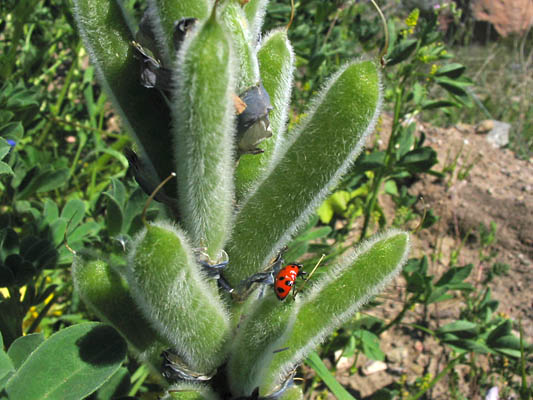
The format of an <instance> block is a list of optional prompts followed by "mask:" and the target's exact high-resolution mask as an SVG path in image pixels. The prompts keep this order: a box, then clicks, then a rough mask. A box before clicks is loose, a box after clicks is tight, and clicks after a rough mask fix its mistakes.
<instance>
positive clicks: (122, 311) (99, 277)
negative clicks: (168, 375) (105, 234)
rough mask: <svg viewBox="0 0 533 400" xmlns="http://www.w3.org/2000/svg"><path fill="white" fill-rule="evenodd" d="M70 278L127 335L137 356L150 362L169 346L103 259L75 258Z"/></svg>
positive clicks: (90, 304) (106, 319) (99, 312)
mask: <svg viewBox="0 0 533 400" xmlns="http://www.w3.org/2000/svg"><path fill="white" fill-rule="evenodd" d="M72 279H73V282H74V285H75V287H76V290H77V291H78V293H79V294H80V296H81V298H82V299H83V301H84V302H85V304H87V306H88V307H89V308H90V309H91V310H92V311H93V312H94V313H95V314H96V315H97V316H98V317H99V318H100V319H101V320H102V321H104V322H107V323H109V324H111V325H112V326H113V327H114V328H115V329H117V330H118V331H119V332H120V334H121V335H122V336H123V337H124V338H126V340H127V341H128V343H129V344H130V346H131V347H132V348H133V349H134V351H135V353H136V355H138V356H139V358H141V359H143V360H144V361H149V362H151V363H152V364H154V363H156V365H157V364H159V363H160V358H159V356H160V353H161V351H162V350H165V349H166V348H167V347H168V346H167V345H165V344H164V343H161V340H160V338H159V336H158V335H157V333H156V332H155V331H154V329H153V328H152V327H151V325H150V323H149V321H148V320H147V319H146V318H144V317H143V315H142V313H141V311H140V310H139V307H138V306H137V305H136V304H135V301H134V300H133V298H132V296H131V294H130V291H129V288H128V285H127V283H126V282H125V281H124V279H123V278H122V277H121V276H120V275H119V274H118V273H117V272H116V271H115V270H113V269H112V268H111V267H110V266H109V265H108V264H107V263H106V262H105V261H103V260H98V259H95V260H86V257H84V256H78V257H76V258H75V259H74V263H73V266H72ZM158 366H159V365H158Z"/></svg>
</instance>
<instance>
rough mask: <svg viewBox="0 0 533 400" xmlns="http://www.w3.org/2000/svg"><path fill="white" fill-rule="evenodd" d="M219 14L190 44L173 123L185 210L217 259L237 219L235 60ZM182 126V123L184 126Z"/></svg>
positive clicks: (197, 239) (181, 65)
mask: <svg viewBox="0 0 533 400" xmlns="http://www.w3.org/2000/svg"><path fill="white" fill-rule="evenodd" d="M230 50H231V49H230V43H229V40H228V39H227V37H226V34H225V32H224V30H223V28H222V26H221V25H219V23H218V22H217V21H216V18H215V15H214V14H213V15H212V16H211V17H210V18H209V19H208V20H207V21H206V22H205V23H204V24H203V25H202V26H201V27H200V28H199V29H198V31H196V34H194V35H190V36H188V37H187V38H186V39H185V42H184V43H183V46H182V50H181V51H180V53H179V56H178V60H179V62H178V67H177V75H178V76H179V80H178V84H177V88H176V92H175V98H176V99H177V101H176V105H175V107H174V110H173V111H174V113H173V117H174V120H175V121H176V124H175V126H176V129H175V141H174V142H175V153H176V164H177V178H178V193H179V196H178V198H179V207H180V211H181V214H182V221H180V222H181V223H182V224H183V227H184V228H185V230H186V231H187V232H188V234H189V236H190V237H191V238H192V242H193V244H194V245H195V246H205V247H207V253H208V254H209V256H210V257H211V258H213V259H214V260H216V259H217V257H218V255H219V252H220V250H221V249H222V246H223V245H224V243H225V241H226V238H227V236H228V233H229V229H230V226H231V219H232V213H233V192H234V188H233V179H232V177H233V170H234V160H233V151H234V150H233V130H234V128H233V117H234V105H233V100H232V95H233V93H234V72H233V69H232V67H233V58H232V57H233V56H232V53H231V52H230ZM178 121H179V122H178Z"/></svg>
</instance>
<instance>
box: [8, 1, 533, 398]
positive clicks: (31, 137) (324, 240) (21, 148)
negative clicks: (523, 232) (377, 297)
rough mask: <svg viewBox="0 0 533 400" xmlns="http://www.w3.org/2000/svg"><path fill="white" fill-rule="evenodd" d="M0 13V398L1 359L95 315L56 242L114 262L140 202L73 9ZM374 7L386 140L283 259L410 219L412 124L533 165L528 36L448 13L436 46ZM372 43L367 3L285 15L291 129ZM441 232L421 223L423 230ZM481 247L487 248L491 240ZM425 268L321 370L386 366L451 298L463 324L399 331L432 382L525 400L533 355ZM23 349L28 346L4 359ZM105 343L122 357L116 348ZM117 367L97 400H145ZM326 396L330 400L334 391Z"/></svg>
mask: <svg viewBox="0 0 533 400" xmlns="http://www.w3.org/2000/svg"><path fill="white" fill-rule="evenodd" d="M288 3H289V2H283V1H278V0H276V1H274V0H272V1H271V2H270V4H269V6H268V13H267V19H266V21H265V22H266V26H265V29H269V28H272V27H278V26H284V25H286V24H287V20H288V15H289V14H290V5H289V4H288ZM123 4H124V7H125V8H127V9H129V10H131V11H132V13H133V15H134V16H135V17H137V18H139V17H140V15H141V12H142V10H143V9H144V4H143V3H142V2H141V1H135V0H129V1H124V2H123ZM0 7H1V15H0V54H2V57H1V58H0V286H1V287H2V289H0V290H1V294H2V301H1V303H0V331H1V332H2V337H3V347H4V349H5V350H6V351H7V353H1V354H0V383H2V384H3V383H5V382H3V378H4V377H5V376H6V374H7V372H5V371H10V368H14V366H9V362H10V361H9V360H8V359H7V358H6V357H5V354H8V355H9V356H10V359H11V360H16V356H14V355H13V353H14V352H16V350H13V349H16V348H17V347H18V346H21V347H26V346H28V348H30V349H33V348H34V347H33V346H35V347H36V346H37V344H38V343H40V341H42V340H43V338H48V337H50V336H51V335H52V334H53V333H56V332H58V333H59V334H63V333H65V334H64V335H65V338H60V339H61V340H64V341H65V342H66V341H68V340H71V339H69V338H68V335H69V334H70V333H71V332H73V331H72V330H71V331H69V330H68V329H72V327H76V326H79V327H80V328H79V329H80V330H86V331H89V330H90V329H94V328H95V326H93V325H87V324H88V323H89V322H88V321H91V320H93V319H95V317H94V315H92V314H91V313H90V312H89V311H88V310H87V309H85V306H84V305H83V304H82V303H80V301H79V299H78V298H77V294H76V292H75V291H73V288H72V282H71V278H70V272H69V267H70V264H71V262H72V255H71V253H70V252H69V251H68V249H67V248H66V247H65V246H64V243H65V238H68V244H69V245H70V247H72V248H73V249H75V250H81V249H82V248H84V247H89V246H90V247H93V248H97V249H101V250H103V251H105V252H110V253H111V254H115V255H116V256H117V257H120V255H121V252H122V246H123V243H124V241H125V240H127V238H128V237H131V236H132V235H133V234H134V233H135V232H137V231H138V230H139V229H140V227H141V222H140V213H141V211H142V207H143V206H144V204H145V199H146V197H145V195H144V194H143V193H142V191H141V190H140V189H139V188H138V187H136V185H135V184H134V182H133V181H132V179H131V178H129V177H127V175H126V170H127V160H126V158H125V157H124V155H123V152H122V151H123V149H124V148H125V147H126V146H128V145H130V139H129V137H128V136H127V135H126V133H125V132H124V130H123V128H122V127H121V125H120V121H118V118H117V117H116V115H114V114H113V112H112V110H111V108H110V106H109V105H108V102H107V99H106V97H105V95H104V94H103V93H102V91H101V89H100V88H99V86H98V85H97V84H96V83H95V79H94V69H93V67H91V66H89V65H88V63H87V55H86V53H85V51H84V49H83V48H82V46H81V44H80V40H79V38H78V36H77V34H76V31H75V29H74V23H73V20H72V16H71V13H70V7H69V4H67V2H65V1H60V0H47V1H36V0H23V1H13V0H8V1H5V2H2V4H1V5H0ZM382 8H383V9H384V12H385V14H386V15H387V18H388V26H389V32H390V34H391V43H390V48H389V51H388V53H387V58H388V59H389V67H387V68H386V69H385V73H384V75H385V78H386V80H387V82H386V83H385V84H384V85H385V89H386V104H385V107H386V108H387V110H388V111H389V112H390V113H391V114H392V115H393V116H394V121H395V123H394V125H393V130H392V132H393V133H392V136H391V138H390V139H389V140H388V142H387V143H386V145H387V146H386V148H382V149H379V148H378V147H375V148H374V149H373V150H372V151H368V152H366V153H364V154H362V155H361V157H360V158H359V159H358V160H357V162H356V163H355V165H354V166H353V168H352V171H351V172H350V174H349V176H348V177H347V178H346V179H344V180H343V182H341V184H340V185H339V187H338V188H337V189H336V190H335V192H334V193H333V195H332V196H331V197H329V198H328V199H327V200H326V201H325V202H324V204H323V205H322V206H321V207H320V208H319V210H318V212H317V215H316V216H313V218H311V220H310V221H309V223H308V224H307V226H306V227H305V229H302V231H301V232H300V234H299V236H298V237H297V238H296V239H295V240H294V241H293V242H292V243H291V244H290V246H289V250H288V253H287V256H286V258H287V259H291V260H296V259H299V258H300V257H303V256H304V255H305V257H307V258H308V260H309V261H306V262H309V263H310V264H311V263H312V262H313V261H314V260H316V259H317V258H318V256H319V255H320V254H321V253H322V252H324V249H325V248H326V247H331V246H332V247H333V250H334V251H333V253H332V256H336V255H339V254H341V253H342V252H343V251H344V250H345V249H346V247H347V246H346V241H347V240H348V234H349V232H351V230H352V227H353V226H354V224H355V223H356V221H358V220H359V219H362V220H363V221H365V222H364V223H363V225H362V229H361V231H358V232H357V236H358V237H364V236H366V235H367V234H368V233H369V232H370V231H373V230H374V229H377V228H378V227H385V226H390V225H395V226H405V224H406V223H408V222H409V221H411V220H420V218H421V216H420V215H419V214H420V213H419V212H418V211H417V207H416V204H417V202H418V201H419V199H417V198H416V197H413V196H411V195H410V194H409V193H408V188H409V186H410V184H411V183H412V182H413V180H415V179H416V177H417V175H419V174H422V173H429V174H434V175H435V176H436V177H438V176H439V173H438V172H436V171H434V170H432V167H433V166H434V165H435V163H436V158H435V157H436V155H435V154H434V152H432V151H431V150H430V149H429V147H427V146H425V145H424V139H425V138H424V137H423V136H421V137H418V136H415V135H414V125H413V124H414V123H415V122H410V123H409V121H410V119H409V117H410V116H416V115H419V116H420V118H422V119H423V120H426V121H430V122H433V123H435V124H438V125H444V126H445V125H449V124H453V123H456V122H458V121H462V122H470V123H476V122H478V121H479V119H480V115H483V118H485V117H487V118H488V117H490V118H494V119H501V120H505V121H509V122H511V123H512V124H513V127H514V129H513V132H514V134H513V136H512V138H511V140H512V142H511V144H510V147H511V148H512V149H514V150H515V151H516V153H517V156H519V157H524V158H529V157H531V151H532V149H533V127H532V126H533V111H532V109H531V107H530V106H529V98H528V97H529V96H528V93H529V92H530V89H531V74H530V71H531V58H532V57H531V54H532V53H531V52H532V51H533V50H532V48H531V33H528V34H526V35H525V36H524V37H523V38H516V37H515V38H513V37H511V38H508V39H506V40H497V41H492V40H491V39H490V38H488V37H484V38H479V37H477V36H475V35H474V28H475V27H474V22H473V21H472V20H471V19H467V18H465V15H461V14H459V13H458V12H456V11H454V10H452V9H451V8H449V9H447V10H445V11H443V12H445V13H447V14H446V15H448V16H449V17H450V18H451V19H452V20H453V22H454V25H453V29H451V30H450V31H448V32H447V33H443V32H440V31H439V25H438V19H436V18H435V14H434V13H433V11H429V12H428V11H424V10H421V13H420V14H418V15H416V13H412V9H405V8H402V7H401V6H400V5H399V4H398V2H393V1H390V2H386V3H385V4H382ZM382 35H383V33H382V30H381V28H380V24H379V19H378V16H377V14H376V13H375V11H374V10H373V9H372V7H371V6H370V5H369V4H367V3H362V2H352V1H342V0H336V1H330V2H323V1H319V0H301V1H296V16H295V20H294V22H293V25H292V27H291V29H290V30H289V37H290V39H291V41H292V43H293V44H294V49H295V53H296V60H297V74H296V82H295V86H296V89H295V90H294V91H293V103H292V104H293V105H294V108H293V109H292V110H291V124H292V123H295V122H296V121H298V120H299V118H300V117H301V113H302V112H303V110H304V108H305V105H306V104H307V101H308V100H309V98H310V97H311V95H312V94H313V93H315V92H316V91H317V90H319V88H320V87H321V85H322V84H323V82H324V79H325V77H327V76H329V75H330V74H331V73H332V72H333V71H335V70H336V69H337V68H338V67H339V65H341V64H343V63H344V62H345V61H346V60H349V59H351V58H354V57H359V56H361V55H363V54H366V53H369V52H370V53H371V54H374V55H376V56H377V54H378V53H379V48H380V47H381V46H382V45H383V36H382ZM496 55H497V56H496ZM383 191H384V192H385V193H387V195H389V196H390V197H391V198H392V199H393V201H394V203H395V205H396V207H397V210H401V212H397V213H396V215H397V217H396V218H395V220H394V221H387V220H386V219H385V215H384V213H383V212H382V209H381V207H380V204H379V202H378V196H377V195H378V193H382V192H383ZM160 213H161V210H160V209H158V207H157V205H151V206H150V210H149V213H148V215H149V218H150V219H153V218H155V217H156V216H157V215H158V214H160ZM437 218H438V216H435V215H433V213H432V211H431V210H429V211H428V213H427V215H426V218H425V219H424V222H423V224H422V229H423V228H426V227H427V226H429V225H430V224H431V223H432V222H434V221H435V220H436V219H437ZM485 231H486V232H490V229H489V228H487V229H486V230H485ZM484 237H485V239H484V240H485V241H484V242H483V243H485V244H487V246H488V245H489V244H490V243H489V242H490V237H491V236H490V234H487V235H485V236H484ZM427 263H428V258H427V257H423V258H420V259H413V260H411V261H410V262H409V263H408V265H407V266H406V267H405V269H404V272H403V275H404V278H405V280H406V282H407V286H406V287H407V291H406V293H405V300H404V303H403V305H402V311H401V312H400V313H399V314H398V315H397V316H396V318H394V319H392V320H391V321H388V322H386V321H381V320H375V319H372V318H368V317H364V316H360V317H359V318H356V319H354V320H353V321H352V322H350V323H349V324H347V325H346V326H345V327H344V328H343V329H342V330H341V331H339V332H338V333H337V334H336V335H335V337H332V339H331V340H330V341H328V343H327V344H326V345H324V346H323V348H322V353H321V355H322V358H328V357H329V358H331V356H332V354H334V352H335V351H336V350H339V349H341V350H342V351H343V352H344V353H345V354H365V355H366V356H367V357H369V358H371V359H382V358H383V353H382V352H381V350H380V348H379V342H378V340H379V335H380V334H382V333H383V332H385V331H386V330H389V329H392V328H394V327H395V326H400V324H401V323H402V319H403V318H404V316H405V314H406V313H407V312H408V310H409V309H411V308H412V307H413V306H415V305H421V306H423V307H425V308H426V309H427V308H428V307H430V306H431V305H435V304H437V303H439V302H442V301H444V300H446V299H448V298H450V297H454V298H459V299H461V304H462V305H461V319H459V320H457V321H455V322H453V323H451V324H448V325H445V326H442V327H440V328H439V329H437V330H432V329H429V328H428V327H427V326H426V325H427V324H426V323H425V322H426V321H424V320H422V321H419V323H417V324H416V326H412V327H411V328H412V329H414V330H416V331H417V332H419V333H420V334H422V335H429V336H432V337H434V338H436V339H438V343H439V345H440V346H442V347H443V348H445V349H446V351H447V352H449V353H448V354H449V358H448V364H447V366H446V367H445V368H444V369H443V374H444V375H443V376H445V375H449V376H452V377H453V367H454V366H455V365H457V364H459V363H463V364H467V365H469V366H470V368H471V370H472V371H474V372H473V374H477V376H478V379H479V393H485V392H486V391H487V390H488V388H489V387H490V386H491V385H492V382H493V379H491V378H490V377H491V376H494V374H495V375H496V376H499V377H501V379H503V380H508V381H509V382H511V384H510V385H509V387H508V391H509V394H510V393H516V394H517V395H520V396H522V398H524V399H525V398H528V396H529V395H530V394H531V383H527V382H526V379H525V377H526V376H527V375H531V348H530V347H529V345H528V343H527V341H526V340H524V338H523V337H521V336H520V331H521V329H520V325H519V324H518V322H517V321H513V320H512V319H510V318H508V317H505V316H502V315H500V314H498V313H497V306H498V304H497V302H496V301H495V300H493V299H492V298H491V292H490V290H489V289H488V288H487V287H482V288H479V287H472V285H471V284H469V283H468V279H467V278H468V276H469V275H470V273H471V270H472V267H471V266H468V265H467V266H459V265H453V264H452V265H450V266H449V267H450V268H449V270H448V271H446V272H445V273H444V275H443V276H432V275H428V267H427V265H428V264H427ZM492 271H494V274H493V275H492V277H493V279H497V278H498V274H501V273H504V272H502V271H505V266H501V265H500V266H497V265H494V268H493V269H492ZM84 323H85V324H84ZM67 327H71V328H68V329H67ZM96 327H97V326H96ZM517 333H518V334H517ZM22 335H26V336H24V337H25V338H29V339H25V340H24V341H23V343H22V344H20V342H19V344H18V345H17V346H16V347H11V346H12V345H15V344H16V343H17V339H21V337H22ZM33 335H35V336H33ZM73 335H74V333H73ZM54 337H56V336H54ZM30 341H34V342H32V343H30ZM116 343H117V346H116V347H117V348H118V349H119V350H120V348H121V345H120V343H121V342H120V339H117V342H116ZM8 349H9V350H8ZM25 351H26V354H29V353H30V352H31V351H30V350H25ZM486 354H489V355H490V357H488V360H489V364H488V368H486V367H485V368H482V367H481V364H480V363H479V359H480V357H483V356H484V355H486ZM42 357H44V356H42ZM123 357H125V355H124V354H122V355H121V354H120V351H118V352H117V354H115V360H114V361H115V362H116V363H115V364H114V365H117V370H116V372H115V375H113V379H112V380H109V381H108V382H107V384H106V385H105V387H104V386H103V387H102V388H101V389H100V393H101V394H93V397H94V398H110V395H109V393H113V392H114V393H115V394H119V393H120V394H129V395H139V394H141V393H143V392H157V390H158V386H157V380H155V379H154V378H152V377H150V374H149V371H148V370H147V369H146V368H145V367H143V366H140V365H139V364H137V363H136V362H135V361H134V360H133V359H130V358H127V361H126V362H125V364H123V366H121V367H120V368H119V367H118V366H120V362H121V361H122V358H123ZM320 359H321V358H320V357H318V358H316V357H315V358H311V359H310V361H309V364H310V365H312V366H313V368H314V369H315V370H316V373H317V374H318V375H319V376H321V377H322V378H323V379H324V381H325V382H328V381H330V380H331V379H330V377H329V376H328V374H327V372H326V371H325V370H324V368H322V367H323V365H321V361H320ZM6 360H8V361H6ZM37 365H38V363H37ZM28 368H29V367H28ZM34 368H35V369H38V367H34ZM443 376H436V377H428V376H420V379H419V382H418V383H417V384H413V385H408V384H406V383H405V382H403V381H402V380H401V379H400V378H399V379H398V382H397V383H396V384H395V385H392V386H391V387H390V388H387V389H386V390H384V391H382V392H381V393H380V394H379V395H380V396H389V397H390V396H395V395H396V396H403V397H405V398H407V397H409V396H411V397H412V398H420V397H421V396H423V395H424V393H426V392H427V391H428V390H429V389H430V388H431V387H432V386H433V385H435V384H436V383H437V382H438V381H439V380H441V379H442V378H443ZM511 378H518V379H511ZM317 382H318V378H316V380H315V381H313V382H311V383H309V384H308V385H307V386H306V388H307V390H308V391H309V392H311V391H312V390H313V388H314V387H316V385H317V384H318V383H317ZM450 382H452V386H451V387H450V393H451V395H452V396H455V397H454V398H462V397H461V396H463V395H462V394H461V393H460V390H459V389H458V388H457V387H456V386H453V382H455V381H454V380H453V379H451V380H450ZM528 385H529V386H528ZM329 387H330V389H331V390H332V391H335V390H339V391H342V388H341V389H339V388H338V387H336V386H335V383H333V382H331V383H330V386H329ZM106 393H107V394H106ZM335 393H339V392H335ZM344 395H345V396H347V394H346V393H344ZM99 396H100V397H99ZM337 396H338V397H341V396H342V395H340V394H337ZM376 396H378V394H376ZM380 398H387V397H380Z"/></svg>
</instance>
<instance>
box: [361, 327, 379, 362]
mask: <svg viewBox="0 0 533 400" xmlns="http://www.w3.org/2000/svg"><path fill="white" fill-rule="evenodd" d="M353 336H354V337H356V338H357V339H358V340H360V341H361V347H362V348H363V353H364V354H365V356H367V358H369V359H371V360H378V361H383V360H384V359H385V354H384V353H383V351H382V350H381V348H380V346H379V337H378V336H377V335H375V334H374V333H372V332H370V331H367V330H365V329H359V330H357V331H356V332H354V334H353Z"/></svg>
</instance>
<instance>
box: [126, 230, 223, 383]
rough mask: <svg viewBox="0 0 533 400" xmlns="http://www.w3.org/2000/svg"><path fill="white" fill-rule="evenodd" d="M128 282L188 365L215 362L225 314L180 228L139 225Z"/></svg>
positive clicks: (200, 368) (200, 367)
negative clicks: (143, 227)
mask: <svg viewBox="0 0 533 400" xmlns="http://www.w3.org/2000/svg"><path fill="white" fill-rule="evenodd" d="M128 282H129V284H130V288H131V293H132V296H133V298H134V299H135V302H136V303H137V304H138V306H139V307H140V309H141V311H142V313H143V315H144V317H145V318H146V319H148V320H149V321H150V323H151V325H152V326H153V327H154V328H155V329H156V330H157V331H158V333H159V334H160V335H161V336H162V337H163V338H165V339H166V340H167V341H168V342H169V343H171V344H172V346H173V347H174V349H175V351H176V352H177V353H178V355H179V356H181V357H182V358H183V360H184V361H185V363H187V364H188V366H189V367H190V368H192V369H193V370H194V371H196V372H199V373H204V374H208V373H210V372H212V370H213V369H214V368H216V367H217V366H218V365H219V364H220V362H221V361H222V359H223V358H224V350H223V345H224V343H225V341H226V339H227V337H228V333H229V316H228V315H227V313H226V311H225V309H224V306H223V304H222V302H221V300H220V299H219V297H218V294H217V293H216V291H215V290H214V288H212V287H211V286H209V284H208V283H207V278H206V277H205V276H204V275H203V274H202V273H200V271H199V267H198V265H197V264H196V262H195V259H194V255H193V253H192V250H191V248H190V247H189V245H188V243H187V241H186V239H185V236H184V235H183V233H182V232H181V231H178V230H177V229H176V228H175V227H173V226H172V225H170V224H167V223H159V224H157V225H150V226H148V227H147V228H146V229H144V230H143V231H142V232H141V233H140V234H139V235H138V237H137V238H136V240H135V243H134V244H133V245H132V252H131V254H130V257H129V271H128Z"/></svg>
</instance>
